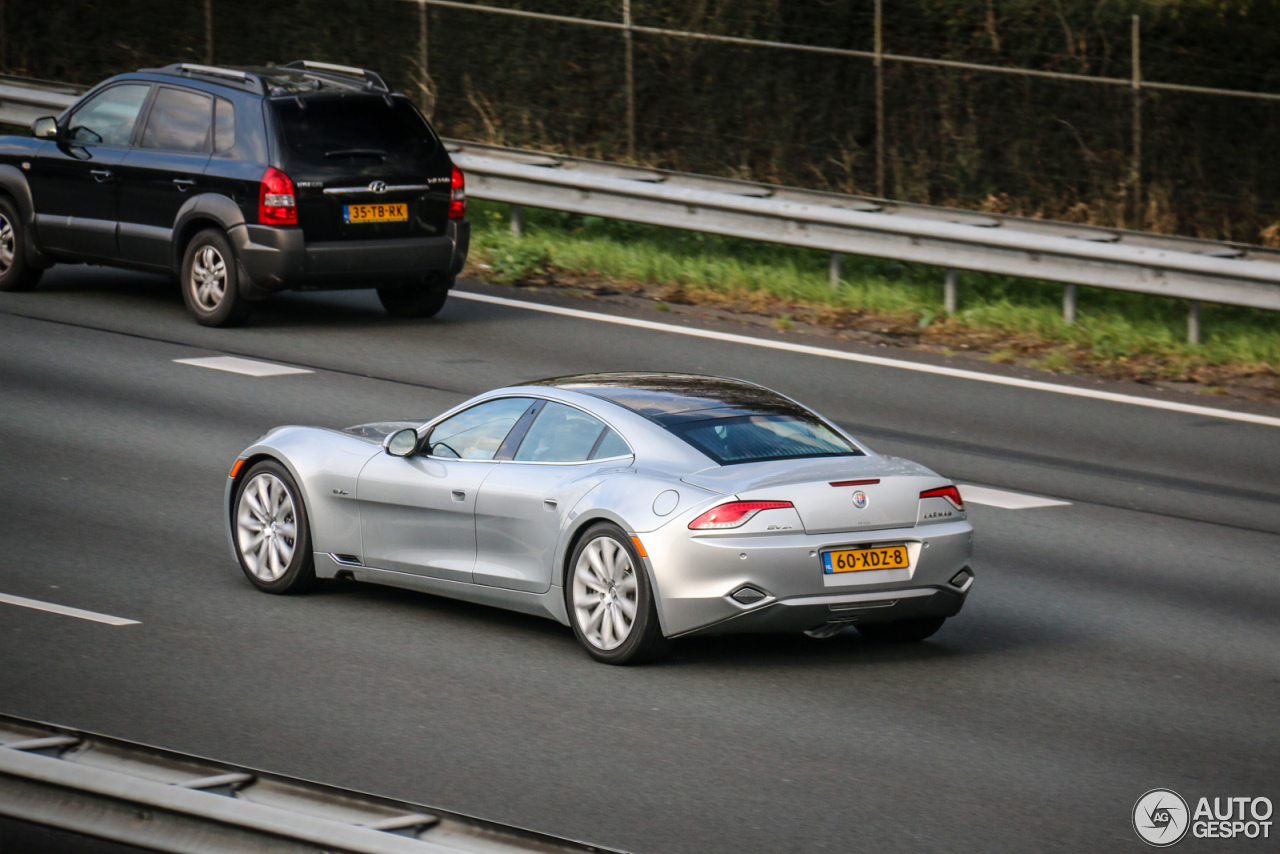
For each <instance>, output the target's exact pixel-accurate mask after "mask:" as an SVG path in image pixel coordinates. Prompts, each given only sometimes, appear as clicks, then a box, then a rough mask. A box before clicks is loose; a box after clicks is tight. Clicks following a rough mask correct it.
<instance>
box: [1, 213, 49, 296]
mask: <svg viewBox="0 0 1280 854" xmlns="http://www.w3.org/2000/svg"><path fill="white" fill-rule="evenodd" d="M23 227H24V226H23V224H22V219H21V215H20V214H19V213H18V209H17V208H16V207H14V205H13V203H12V202H10V201H9V199H7V198H5V197H3V196H0V291H29V290H31V289H32V288H34V287H35V286H36V282H38V281H40V274H41V273H43V272H44V271H43V270H41V269H39V268H38V267H32V266H31V265H30V264H28V263H27V247H26V246H25V245H24V244H23V240H24V238H25V235H24V234H23Z"/></svg>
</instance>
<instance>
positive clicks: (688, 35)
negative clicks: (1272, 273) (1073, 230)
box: [0, 0, 1280, 245]
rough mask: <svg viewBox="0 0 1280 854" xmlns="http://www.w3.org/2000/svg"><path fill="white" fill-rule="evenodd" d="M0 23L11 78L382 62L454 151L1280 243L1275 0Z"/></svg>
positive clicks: (36, 12) (57, 13) (193, 13)
mask: <svg viewBox="0 0 1280 854" xmlns="http://www.w3.org/2000/svg"><path fill="white" fill-rule="evenodd" d="M1225 6H1231V7H1233V8H1235V7H1239V8H1238V9H1235V11H1232V12H1230V13H1228V12H1224V11H1222V8H1219V7H1225ZM0 9H2V10H3V11H2V13H0V14H2V15H3V26H0V30H3V32H4V39H3V43H2V45H0V66H3V68H4V69H5V70H7V71H9V72H10V73H18V74H29V75H31V76H36V77H43V78H48V79H60V80H67V81H71V82H80V83H92V82H96V80H98V79H100V78H102V77H104V76H106V75H108V74H111V73H115V72H118V71H121V70H126V69H133V68H138V67H143V66H147V65H159V64H167V63H169V62H173V61H179V60H186V61H197V62H207V61H214V62H218V63H224V64H264V63H269V62H278V61H287V60H290V59H295V58H299V57H307V58H314V59H321V60H328V61H334V62H343V63H347V64H354V65H361V66H365V67H371V68H375V69H377V70H379V71H380V72H381V73H383V74H384V76H386V77H387V78H388V79H389V80H390V81H392V82H393V84H394V85H396V86H397V87H399V88H401V89H402V90H403V91H406V92H409V93H411V94H413V95H414V96H415V97H417V98H419V100H420V101H421V102H422V103H423V106H424V108H425V109H427V110H428V111H429V112H431V113H433V116H434V119H435V122H436V124H437V125H438V127H439V128H440V130H441V131H442V132H443V133H445V134H446V135H448V136H454V137H460V138H469V139H476V140H480V141H485V142H496V143H501V144H506V145H512V146H520V147H534V148H544V149H551V150H558V151H565V152H570V153H574V154H579V155H585V156H593V157H602V158H605V159H629V160H634V161H636V162H641V163H649V164H652V165H655V166H661V167H665V168H672V169H678V170H686V171H695V172H705V173H711V174H724V175H733V176H736V177H748V178H753V179H757V180H762V181H770V182H778V183H787V184H795V185H801V186H807V187H815V188H821V189H833V190H839V191H843V192H855V193H865V194H871V195H883V196H887V197H891V198H896V199H901V200H905V201H917V202H930V203H935V204H948V205H956V206H961V207H970V208H983V209H987V210H993V211H1001V212H1010V213H1019V214H1024V215H1030V216H1045V217H1051V218H1055V219H1065V220H1071V221H1082V222H1091V223H1097V224H1103V225H1108V226H1115V227H1129V228H1143V229H1151V230H1156V231H1164V232H1170V233H1182V234H1190V235H1195V236H1202V237H1210V238H1215V239H1227V240H1239V241H1243V242H1262V243H1268V244H1271V245H1280V172H1278V170H1276V169H1275V168H1274V166H1273V161H1274V152H1275V151H1276V150H1277V149H1278V148H1280V95H1268V93H1273V92H1280V66H1278V67H1276V68H1272V67H1271V66H1272V64H1273V62H1271V61H1268V59H1267V58H1268V57H1274V56H1275V55H1276V52H1277V51H1280V26H1278V25H1277V22H1280V0H1256V2H1251V3H1241V4H1211V3H1196V2H1190V0H1187V2H1177V0H1166V2H1162V3H1154V2H1151V3H1128V4H1121V3H1110V4H1109V3H1107V2H1105V0H1104V2H1102V3H1097V2H1089V3H1085V2H1083V0H1075V1H1074V2H1072V0H1061V2H1057V3H1053V4H1046V3H1031V2H1029V0H1000V2H997V0H985V2H983V0H895V1H894V2H892V3H889V4H883V5H882V0H808V2H799V3H797V2H785V0H523V2H522V0H492V2H491V3H490V4H488V5H480V4H475V3H472V2H456V0H275V2H272V3H270V4H263V3H260V2H253V0H198V2H188V3H167V2H155V0H150V2H148V1H147V0H114V2H111V3H105V2H97V3H95V2H69V0H0ZM1224 89H1225V90H1236V91H1231V92H1223V91H1221V90H1224Z"/></svg>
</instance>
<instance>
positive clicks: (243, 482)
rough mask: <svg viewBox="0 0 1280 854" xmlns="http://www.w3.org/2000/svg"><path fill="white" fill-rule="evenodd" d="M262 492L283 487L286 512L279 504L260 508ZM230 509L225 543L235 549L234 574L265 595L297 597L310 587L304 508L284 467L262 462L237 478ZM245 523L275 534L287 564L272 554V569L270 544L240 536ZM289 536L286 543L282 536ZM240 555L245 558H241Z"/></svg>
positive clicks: (312, 576)
mask: <svg viewBox="0 0 1280 854" xmlns="http://www.w3.org/2000/svg"><path fill="white" fill-rule="evenodd" d="M272 481H274V483H272ZM264 486H265V487H267V488H271V487H273V486H278V487H283V489H284V491H285V493H286V494H287V496H288V500H289V506H288V508H287V510H286V509H285V508H282V507H281V506H280V505H279V504H276V506H269V504H270V503H271V502H267V503H264V502H263V500H262V499H263V498H264V493H263V492H262V491H261V490H262V489H263V487H264ZM268 494H270V493H268ZM255 501H256V507H255ZM231 507H232V511H231V542H232V543H234V545H235V550H236V559H237V560H238V561H239V562H240V568H241V569H242V570H244V574H245V576H246V577H247V578H248V579H249V581H250V582H251V583H252V584H253V586H254V587H256V588H258V589H259V590H262V591H264V592H266V593H301V592H303V591H305V590H309V589H311V588H312V587H314V586H315V585H316V567H315V555H314V554H313V553H312V551H311V527H310V521H309V519H308V517H307V507H306V504H305V503H304V502H303V500H302V491H301V490H300V489H298V485H297V484H296V483H295V482H294V480H293V477H292V476H290V474H289V471H288V470H287V469H286V468H285V467H284V466H282V465H280V463H278V462H276V461H275V460H263V461H262V462H260V463H257V464H256V465H254V466H253V467H252V468H250V469H249V470H248V471H247V472H245V473H244V474H242V475H241V476H240V479H239V481H237V483H236V489H235V497H234V500H233V502H232V505H231ZM263 510H265V511H268V512H266V513H264V512H262V511H263ZM277 512H278V513H279V515H280V518H278V519H277V518H275V514H276V513H277ZM246 522H254V523H259V524H261V525H262V527H263V528H267V527H270V528H271V532H272V533H273V534H275V533H276V532H277V530H278V531H279V539H280V541H281V543H282V544H283V545H284V546H286V547H287V549H288V560H287V561H285V560H283V559H280V558H281V557H282V556H281V555H280V554H279V552H277V553H276V560H275V563H272V556H271V553H272V551H273V550H274V549H275V543H274V542H273V541H267V538H265V537H264V538H262V539H260V540H256V541H255V540H254V539H253V534H252V531H251V530H246V526H245V523H246ZM271 522H276V523H278V528H277V526H274V525H270V523H271ZM249 527H250V528H251V527H252V526H251V525H250V526H249ZM290 532H292V533H293V536H292V537H289V536H288V533H290ZM264 541H267V545H266V548H265V549H264V548H263V547H262V546H259V547H258V548H257V549H255V548H254V545H253V544H254V543H255V542H259V543H261V542H264ZM246 549H247V550H248V552H249V554H248V556H247V557H246V554H245V552H246Z"/></svg>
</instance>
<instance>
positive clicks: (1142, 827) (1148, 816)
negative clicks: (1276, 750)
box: [1133, 789, 1272, 848]
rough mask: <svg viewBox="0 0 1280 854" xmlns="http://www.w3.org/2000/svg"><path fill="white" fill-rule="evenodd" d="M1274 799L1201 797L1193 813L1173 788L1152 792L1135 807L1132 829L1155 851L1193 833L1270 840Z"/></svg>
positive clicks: (1197, 835) (1153, 790) (1218, 836)
mask: <svg viewBox="0 0 1280 854" xmlns="http://www.w3.org/2000/svg"><path fill="white" fill-rule="evenodd" d="M1271 812H1272V807H1271V799H1270V798H1251V797H1225V798H1224V797H1218V798H1212V799H1210V798H1200V800H1198V801H1196V807H1195V809H1194V810H1192V809H1191V808H1190V807H1189V806H1188V805H1187V802H1186V801H1185V800H1183V798H1182V796H1181V795H1179V794H1178V793H1177V792H1175V791H1173V790H1172V789H1152V790H1151V791H1149V792H1147V793H1146V794H1145V795H1143V796H1142V797H1140V798H1138V802H1137V803H1136V804H1134V805H1133V829H1134V831H1135V832H1136V833H1137V834H1138V838H1139V839H1141V840H1142V841H1143V842H1145V843H1147V844H1148V845H1153V846H1155V847H1156V848H1167V847H1169V846H1170V845H1173V844H1174V843H1176V842H1180V841H1181V840H1182V838H1183V837H1185V836H1186V835H1187V831H1191V835H1192V836H1194V837H1195V838H1196V839H1236V838H1239V837H1241V836H1243V837H1245V838H1247V839H1270V838H1271Z"/></svg>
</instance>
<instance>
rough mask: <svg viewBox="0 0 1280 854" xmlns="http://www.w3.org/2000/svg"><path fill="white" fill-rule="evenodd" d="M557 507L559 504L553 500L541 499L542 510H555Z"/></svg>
mask: <svg viewBox="0 0 1280 854" xmlns="http://www.w3.org/2000/svg"><path fill="white" fill-rule="evenodd" d="M559 506H560V502H559V501H556V500H555V499H554V498H544V499H542V509H544V510H555V509H556V508H557V507H559Z"/></svg>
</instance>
